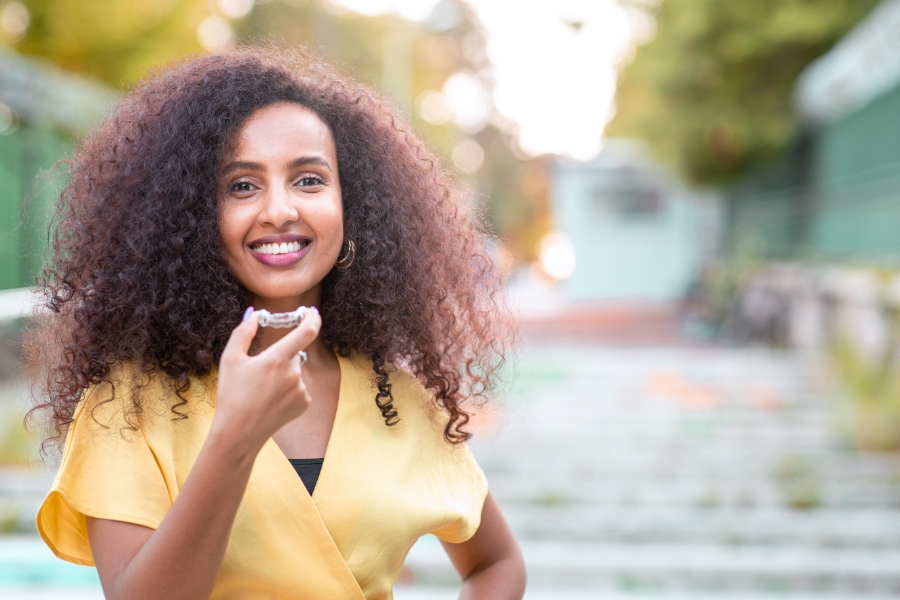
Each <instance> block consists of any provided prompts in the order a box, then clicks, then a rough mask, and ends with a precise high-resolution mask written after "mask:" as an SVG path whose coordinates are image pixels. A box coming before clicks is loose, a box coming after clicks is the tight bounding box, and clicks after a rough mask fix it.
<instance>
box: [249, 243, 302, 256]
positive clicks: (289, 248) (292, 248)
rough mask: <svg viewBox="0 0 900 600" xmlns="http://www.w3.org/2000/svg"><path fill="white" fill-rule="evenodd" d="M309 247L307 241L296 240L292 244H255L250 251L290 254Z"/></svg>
mask: <svg viewBox="0 0 900 600" xmlns="http://www.w3.org/2000/svg"><path fill="white" fill-rule="evenodd" d="M308 245H309V241H307V240H297V241H294V242H282V243H280V244H277V243H269V244H256V245H254V246H250V249H251V250H253V251H254V252H259V253H260V254H290V253H291V252H299V251H300V250H302V249H303V248H306V247H307V246H308Z"/></svg>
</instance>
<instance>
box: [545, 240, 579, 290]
mask: <svg viewBox="0 0 900 600" xmlns="http://www.w3.org/2000/svg"><path fill="white" fill-rule="evenodd" d="M538 264H539V265H540V267H541V270H542V271H543V272H544V273H546V274H547V275H549V276H550V277H552V278H553V279H555V280H557V281H562V280H563V279H568V278H569V277H571V275H572V273H574V272H575V248H574V247H573V246H572V240H570V239H569V236H567V235H566V234H564V233H562V232H559V231H551V232H550V233H548V234H546V235H545V236H544V237H543V238H541V241H540V244H539V245H538Z"/></svg>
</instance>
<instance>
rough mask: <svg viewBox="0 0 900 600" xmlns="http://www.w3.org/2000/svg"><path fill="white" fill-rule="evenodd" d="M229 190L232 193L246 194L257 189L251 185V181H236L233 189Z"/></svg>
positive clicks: (232, 185)
mask: <svg viewBox="0 0 900 600" xmlns="http://www.w3.org/2000/svg"><path fill="white" fill-rule="evenodd" d="M229 189H230V190H231V191H232V192H237V193H241V192H244V193H246V192H252V191H253V190H254V189H256V186H255V185H253V184H252V183H250V182H249V181H235V182H234V183H232V184H231V187H230V188H229Z"/></svg>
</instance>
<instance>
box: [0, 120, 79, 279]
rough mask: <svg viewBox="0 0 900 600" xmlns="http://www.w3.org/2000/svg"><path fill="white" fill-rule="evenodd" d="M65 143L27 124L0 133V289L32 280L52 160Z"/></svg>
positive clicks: (49, 199) (51, 184)
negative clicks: (4, 133) (12, 130)
mask: <svg viewBox="0 0 900 600" xmlns="http://www.w3.org/2000/svg"><path fill="white" fill-rule="evenodd" d="M68 148H69V146H68V142H67V141H65V140H64V139H63V138H62V137H61V136H59V135H56V134H54V133H51V132H48V131H44V130H41V129H37V128H34V127H30V126H27V125H22V126H20V127H19V128H18V129H17V130H16V131H14V132H12V133H9V134H6V135H0V289H10V288H17V287H26V286H29V285H32V284H33V283H34V278H35V276H36V275H37V274H38V272H39V271H40V268H41V265H42V264H43V261H44V258H45V256H46V247H47V236H48V227H49V224H50V212H51V210H52V207H53V203H54V199H55V196H56V193H57V190H58V189H59V177H58V174H59V170H58V169H53V166H54V165H55V164H56V163H57V161H58V160H59V159H61V158H63V156H64V155H65V154H66V152H67V151H68ZM26 198H27V199H28V202H27V203H25V200H26ZM23 204H24V208H23Z"/></svg>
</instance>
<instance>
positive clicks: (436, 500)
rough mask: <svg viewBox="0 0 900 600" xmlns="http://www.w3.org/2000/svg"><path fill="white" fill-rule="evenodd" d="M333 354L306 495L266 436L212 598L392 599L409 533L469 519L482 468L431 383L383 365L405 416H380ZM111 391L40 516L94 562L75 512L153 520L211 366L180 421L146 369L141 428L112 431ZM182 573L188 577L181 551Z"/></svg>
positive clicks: (480, 494) (93, 410)
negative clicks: (316, 461)
mask: <svg viewBox="0 0 900 600" xmlns="http://www.w3.org/2000/svg"><path fill="white" fill-rule="evenodd" d="M339 362H340V368H341V386H340V395H339V400H338V406H337V414H336V415H335V419H334V428H333V430H332V433H331V438H330V440H329V442H328V448H327V451H326V452H325V460H324V462H323V464H322V471H321V474H320V476H319V479H318V483H317V484H316V487H315V491H314V492H313V494H312V496H311V497H310V495H309V494H308V493H307V491H306V488H305V487H304V485H303V482H302V481H301V480H300V477H298V475H297V473H296V472H295V471H294V469H293V467H292V466H291V464H290V463H289V462H288V460H287V459H286V458H285V456H284V454H283V453H282V452H281V450H280V449H279V448H278V446H277V445H276V444H275V442H274V441H272V440H271V439H270V440H269V441H268V442H267V443H266V444H265V446H264V447H263V449H262V451H261V452H260V454H259V456H258V457H257V459H256V462H255V463H254V466H253V471H252V473H251V475H250V481H249V483H248V485H247V491H246V493H245V494H244V498H243V501H242V502H241V505H240V508H239V509H238V512H237V516H236V517H235V521H234V527H233V529H232V532H231V538H230V540H229V542H228V548H227V551H226V553H225V559H224V562H223V564H222V568H221V570H220V572H219V576H218V579H217V580H216V585H215V589H214V590H213V594H212V596H211V598H213V599H216V600H220V599H221V600H225V599H228V600H232V599H234V600H237V599H257V598H260V599H262V598H279V599H282V598H284V599H287V598H296V599H298V600H335V599H341V600H344V599H348V600H349V599H353V600H361V599H363V598H366V599H368V600H375V599H379V600H381V599H390V598H392V593H391V588H392V586H393V584H394V580H395V579H396V577H397V574H398V572H399V570H400V567H401V566H402V564H403V560H404V559H405V557H406V554H407V552H408V551H409V549H410V547H411V546H412V545H413V543H415V541H416V540H417V539H418V538H419V537H421V536H422V535H425V534H428V533H433V534H434V535H436V536H437V537H439V538H440V539H442V540H445V541H447V542H451V543H459V542H463V541H465V540H467V539H469V538H470V537H471V536H472V535H473V534H474V533H475V531H476V530H477V529H478V526H479V524H480V521H481V509H482V506H483V503H484V499H485V496H486V495H487V481H486V479H485V477H484V473H483V472H482V471H481V469H480V468H479V467H478V465H477V464H476V462H475V459H474V458H473V457H472V455H471V453H470V452H469V450H468V448H467V447H466V446H464V445H460V446H453V445H451V444H449V443H447V442H446V441H444V439H443V437H442V421H443V420H444V419H445V418H442V416H441V415H442V413H437V412H436V409H435V408H433V401H432V400H431V397H430V394H429V393H428V392H427V391H426V390H425V389H424V387H422V386H421V385H420V384H419V382H418V381H416V380H415V378H413V377H412V376H410V375H409V374H407V373H406V372H404V371H402V370H398V371H397V372H396V373H394V374H392V376H391V377H392V382H393V384H394V385H393V393H394V398H395V406H397V408H398V410H399V411H400V417H401V419H402V420H401V421H400V423H399V424H398V425H395V426H394V427H387V426H385V424H384V420H383V419H382V418H381V413H380V411H379V410H378V409H377V407H376V406H375V403H374V397H375V388H374V387H373V385H372V382H371V378H370V375H371V373H372V368H371V363H370V362H369V361H367V360H365V359H363V358H360V357H356V356H354V357H351V358H339ZM109 390H110V386H108V385H101V386H97V387H96V388H94V389H92V390H91V391H90V393H88V394H87V395H86V396H85V400H83V401H82V403H81V404H80V405H79V407H78V409H77V411H76V414H75V422H74V423H73V424H72V427H71V428H70V430H69V433H68V436H67V438H66V443H65V450H64V453H63V458H62V463H61V466H60V468H59V472H58V473H57V475H56V479H55V481H54V483H53V487H52V488H51V490H50V492H49V493H48V495H47V498H46V499H45V500H44V503H43V505H42V506H41V509H40V511H39V512H38V516H37V527H38V531H39V532H40V534H41V537H43V539H44V541H45V542H46V543H47V545H48V546H50V548H51V550H53V552H54V553H55V554H56V555H57V556H58V557H60V558H62V559H63V560H67V561H70V562H74V563H77V564H81V565H93V564H94V563H93V558H92V556H91V549H90V544H89V542H88V538H87V531H86V528H85V515H89V516H91V517H96V518H101V519H112V520H117V521H126V522H129V523H137V524H139V525H144V526H146V527H151V528H156V527H158V526H159V524H160V523H161V522H162V520H163V518H164V517H165V516H166V512H167V511H168V510H169V507H170V506H171V505H172V503H173V502H174V501H175V498H176V497H177V496H178V491H179V490H180V489H181V487H182V485H183V484H184V481H185V479H186V478H187V476H188V472H189V471H190V469H191V466H192V465H193V463H194V461H195V460H196V458H197V454H198V452H199V451H200V448H201V446H202V445H203V441H204V440H205V439H206V436H207V433H208V432H209V427H210V424H211V422H212V417H213V414H214V403H215V377H214V376H211V377H209V378H208V379H206V380H198V381H195V382H193V383H192V386H191V391H190V392H189V393H188V394H187V395H186V397H187V399H188V404H187V406H186V407H185V410H183V411H182V412H186V414H188V418H187V419H184V420H173V418H172V417H173V414H172V412H171V411H170V410H169V408H170V406H171V405H172V404H173V403H174V402H177V401H178V399H177V397H176V396H175V395H174V393H173V392H171V391H170V390H169V389H167V388H166V387H164V386H163V385H161V384H160V383H159V382H150V384H149V385H148V386H147V387H145V388H144V392H143V394H144V395H143V397H144V398H147V399H148V401H147V402H146V404H145V406H144V412H143V415H142V420H141V422H140V428H139V429H138V430H137V431H129V430H125V431H123V430H122V424H123V423H124V421H123V406H127V404H125V403H129V402H130V400H129V395H128V388H127V386H122V385H118V386H117V387H116V394H115V399H113V400H112V401H111V402H105V403H104V402H102V401H103V400H105V399H108V398H109V397H110V396H111V394H110V392H109ZM150 399H158V400H159V401H158V402H156V401H150ZM210 502H215V499H213V498H211V499H210ZM183 576H184V577H190V576H191V568H190V564H186V565H185V566H184V573H183Z"/></svg>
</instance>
